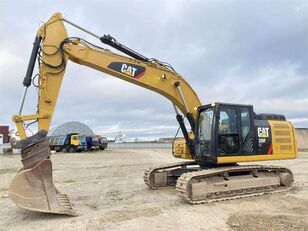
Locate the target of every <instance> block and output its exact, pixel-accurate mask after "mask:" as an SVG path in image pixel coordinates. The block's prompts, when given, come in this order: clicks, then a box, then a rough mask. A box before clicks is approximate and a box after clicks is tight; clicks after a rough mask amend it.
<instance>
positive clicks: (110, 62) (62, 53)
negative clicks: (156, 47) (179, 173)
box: [13, 13, 201, 139]
mask: <svg viewBox="0 0 308 231" xmlns="http://www.w3.org/2000/svg"><path fill="white" fill-rule="evenodd" d="M64 21H67V20H66V19H64V18H62V15H61V14H60V13H56V14H54V15H53V16H52V17H51V18H50V19H49V21H48V22H46V23H45V24H44V25H43V26H41V28H40V29H39V30H38V33H37V36H36V38H35V42H34V48H33V53H32V55H31V59H30V64H29V67H28V71H27V75H26V77H25V79H24V87H25V89H27V88H28V87H29V86H30V84H31V77H32V71H33V66H34V62H35V58H33V56H36V55H38V60H39V76H40V78H39V100H38V106H37V107H38V113H36V114H34V115H26V116H23V115H21V112H22V106H23V102H24V98H25V96H24V95H23V99H22V104H21V106H20V109H19V115H14V116H13V121H14V122H15V123H16V126H17V128H18V133H19V135H20V137H21V138H22V139H25V138H26V133H25V129H24V126H23V122H24V121H28V120H37V121H38V130H46V131H48V129H49V127H50V123H51V120H52V117H53V113H54V109H55V106H56V102H57V98H58V94H59V91H60V88H61V83H62V80H63V76H64V74H65V69H66V64H67V61H68V60H71V61H73V62H75V63H78V64H81V65H85V66H88V67H90V68H93V69H96V70H98V71H101V72H104V73H107V74H109V75H111V76H114V77H117V78H120V79H122V80H124V81H127V82H130V83H133V84H136V85H139V86H141V87H144V88H147V89H149V90H151V91H154V92H157V93H159V94H161V95H163V96H165V97H166V98H167V99H169V100H170V101H171V102H172V104H173V105H174V107H175V109H176V112H177V111H178V110H177V108H178V109H179V110H180V111H181V112H182V113H183V114H184V115H185V116H186V117H187V119H188V120H189V122H190V124H191V126H192V130H194V129H193V126H194V120H195V119H196V116H197V108H198V107H199V106H200V105H201V103H200V100H199V98H198V96H197V95H196V93H195V92H194V90H193V89H192V88H191V87H190V85H189V84H188V83H187V82H186V81H185V80H184V79H183V78H182V77H181V76H180V75H179V74H178V73H176V72H175V70H174V69H173V68H172V67H171V66H170V65H168V64H165V63H163V62H160V61H158V60H156V59H148V58H146V57H144V56H142V55H140V54H138V53H136V52H134V51H132V50H130V49H129V48H126V47H124V46H123V45H122V44H120V43H118V42H117V41H116V40H115V39H114V38H112V37H111V36H110V35H109V36H106V35H105V36H103V37H100V40H101V41H102V42H104V43H106V44H108V45H111V46H113V47H114V48H116V49H118V50H120V51H123V52H125V53H127V54H129V55H131V56H134V58H133V57H127V56H124V55H119V54H115V53H113V52H111V51H110V50H108V49H104V48H101V47H98V46H95V45H93V44H91V43H89V42H87V41H85V40H83V39H80V38H75V37H74V38H68V37H67V32H66V29H65V27H64V23H63V22H64ZM70 23H71V22H70ZM71 24H72V23H71ZM74 25H75V24H74ZM29 69H30V70H29ZM24 92H26V90H25V91H24ZM176 114H179V113H178V112H177V113H176Z"/></svg>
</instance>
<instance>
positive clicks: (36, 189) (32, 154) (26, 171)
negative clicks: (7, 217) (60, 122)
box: [9, 131, 77, 216]
mask: <svg viewBox="0 0 308 231" xmlns="http://www.w3.org/2000/svg"><path fill="white" fill-rule="evenodd" d="M46 134H47V133H46V132H45V131H40V132H39V133H37V134H35V135H34V136H32V137H29V138H27V139H26V140H22V141H19V142H17V143H14V144H12V147H13V148H21V155H22V163H23V165H24V167H23V168H22V169H21V170H20V171H19V172H18V173H17V175H16V176H15V177H14V179H13V180H12V182H11V184H10V187H9V196H10V198H11V200H12V201H13V202H14V203H15V204H16V205H17V206H19V207H21V208H24V209H28V210H31V211H37V212H45V213H56V214H66V215H70V216H77V213H76V211H75V210H74V208H73V206H72V204H71V203H70V200H69V197H68V196H67V195H66V194H62V193H60V192H59V191H58V190H57V189H56V187H55V185H54V183H53V179H52V163H51V160H50V154H51V153H50V148H49V144H48V142H47V141H46V139H45V137H46Z"/></svg>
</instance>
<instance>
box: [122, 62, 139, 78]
mask: <svg viewBox="0 0 308 231" xmlns="http://www.w3.org/2000/svg"><path fill="white" fill-rule="evenodd" d="M136 71H137V68H134V67H132V66H128V65H127V64H125V63H123V64H122V67H121V72H122V73H124V74H126V75H129V76H131V77H134V76H135V73H136Z"/></svg>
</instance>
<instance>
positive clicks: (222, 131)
mask: <svg viewBox="0 0 308 231" xmlns="http://www.w3.org/2000/svg"><path fill="white" fill-rule="evenodd" d="M252 111H253V110H252V106H249V105H247V106H246V105H219V107H218V111H217V118H216V134H217V136H216V155H217V157H219V156H232V155H246V154H253V153H254V142H253V134H254V133H253V126H252V125H253V123H252V115H253V112H252Z"/></svg>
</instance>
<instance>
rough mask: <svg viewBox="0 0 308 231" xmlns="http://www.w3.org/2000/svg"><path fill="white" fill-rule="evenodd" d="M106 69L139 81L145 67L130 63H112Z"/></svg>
mask: <svg viewBox="0 0 308 231" xmlns="http://www.w3.org/2000/svg"><path fill="white" fill-rule="evenodd" d="M108 68H110V69H112V70H114V71H116V72H119V73H121V74H124V75H127V76H129V77H133V78H134V79H139V78H140V77H141V76H143V75H144V73H145V70H146V69H145V67H143V66H139V65H136V64H132V63H122V62H112V63H110V64H109V65H108Z"/></svg>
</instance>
